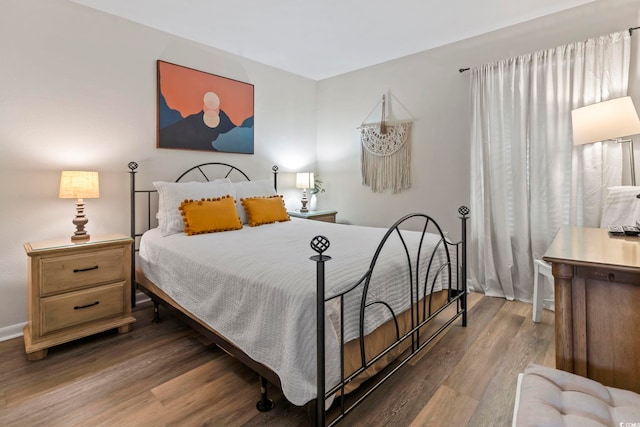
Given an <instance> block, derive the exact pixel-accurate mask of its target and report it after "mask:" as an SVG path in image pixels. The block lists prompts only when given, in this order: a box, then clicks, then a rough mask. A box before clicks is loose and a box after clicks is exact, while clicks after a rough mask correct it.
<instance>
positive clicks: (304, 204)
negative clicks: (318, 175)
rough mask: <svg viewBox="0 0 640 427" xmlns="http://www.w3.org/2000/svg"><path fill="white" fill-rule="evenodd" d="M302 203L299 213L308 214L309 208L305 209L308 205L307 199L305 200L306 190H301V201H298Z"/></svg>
mask: <svg viewBox="0 0 640 427" xmlns="http://www.w3.org/2000/svg"><path fill="white" fill-rule="evenodd" d="M300 202H301V203H302V207H301V208H300V212H305V213H306V212H309V208H307V203H309V199H307V189H306V188H305V189H303V190H302V199H300Z"/></svg>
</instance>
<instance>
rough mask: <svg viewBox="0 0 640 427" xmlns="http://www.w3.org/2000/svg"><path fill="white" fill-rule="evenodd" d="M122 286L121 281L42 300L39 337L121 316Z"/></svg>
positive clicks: (123, 304) (122, 311)
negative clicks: (40, 334)
mask: <svg viewBox="0 0 640 427" xmlns="http://www.w3.org/2000/svg"><path fill="white" fill-rule="evenodd" d="M125 284H126V282H124V281H123V282H120V283H114V284H111V285H105V286H100V287H96V288H91V289H84V290H81V291H77V292H70V293H67V294H62V295H55V296H52V297H47V298H42V299H41V302H40V304H41V306H42V308H43V310H42V327H41V331H42V333H43V334H47V333H49V332H53V331H57V330H59V329H63V328H67V327H69V326H75V325H80V324H82V323H86V322H90V321H95V320H98V319H104V318H108V317H113V316H119V315H121V314H123V313H124V309H125Z"/></svg>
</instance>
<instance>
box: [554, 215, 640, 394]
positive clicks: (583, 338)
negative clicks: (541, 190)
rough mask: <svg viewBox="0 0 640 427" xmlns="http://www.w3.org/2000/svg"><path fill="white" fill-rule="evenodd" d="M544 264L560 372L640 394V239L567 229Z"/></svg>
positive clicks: (606, 231)
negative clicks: (548, 268) (551, 287)
mask: <svg viewBox="0 0 640 427" xmlns="http://www.w3.org/2000/svg"><path fill="white" fill-rule="evenodd" d="M543 258H544V260H545V261H548V262H550V263H551V264H552V273H553V276H554V283H555V330H556V334H555V348H556V368H558V369H562V370H564V371H568V372H573V373H575V374H578V375H582V376H584V377H588V378H591V379H594V380H596V381H598V382H601V383H603V384H605V385H608V386H612V387H619V388H623V389H627V390H632V391H635V392H640V237H627V236H621V237H616V236H609V234H608V230H607V229H604V228H579V227H565V228H562V229H561V230H560V231H559V232H558V234H557V235H556V237H555V239H554V241H553V243H552V244H551V246H550V247H549V249H548V250H547V252H546V254H545V255H544V257H543Z"/></svg>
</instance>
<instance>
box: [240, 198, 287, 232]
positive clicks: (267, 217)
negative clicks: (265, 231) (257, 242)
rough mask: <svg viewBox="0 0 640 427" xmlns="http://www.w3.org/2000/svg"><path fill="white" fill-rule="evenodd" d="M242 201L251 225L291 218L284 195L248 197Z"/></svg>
mask: <svg viewBox="0 0 640 427" xmlns="http://www.w3.org/2000/svg"><path fill="white" fill-rule="evenodd" d="M240 201H241V202H242V206H243V207H244V210H245V211H246V212H247V219H248V221H247V222H248V223H249V225H250V226H251V227H255V226H258V225H263V224H271V223H274V222H279V221H290V220H291V218H289V214H288V213H287V210H286V209H285V207H284V200H282V196H270V197H248V198H246V199H240Z"/></svg>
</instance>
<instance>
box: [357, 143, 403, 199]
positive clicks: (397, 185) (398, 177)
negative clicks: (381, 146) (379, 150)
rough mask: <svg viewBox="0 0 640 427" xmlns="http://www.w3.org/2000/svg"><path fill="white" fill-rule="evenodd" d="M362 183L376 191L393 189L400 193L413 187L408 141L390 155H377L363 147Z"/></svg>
mask: <svg viewBox="0 0 640 427" xmlns="http://www.w3.org/2000/svg"><path fill="white" fill-rule="evenodd" d="M361 153H362V154H361V157H360V162H361V164H362V184H364V185H367V186H369V187H371V191H373V192H374V193H378V192H382V191H384V190H387V189H391V191H392V192H393V193H398V192H400V191H402V190H406V189H408V188H409V187H411V170H410V165H411V145H410V144H409V143H407V142H405V143H404V144H403V146H402V147H401V148H400V149H399V150H398V151H396V152H395V153H393V154H391V155H389V156H378V155H375V154H373V153H371V152H369V150H367V149H366V148H364V147H362V151H361Z"/></svg>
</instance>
